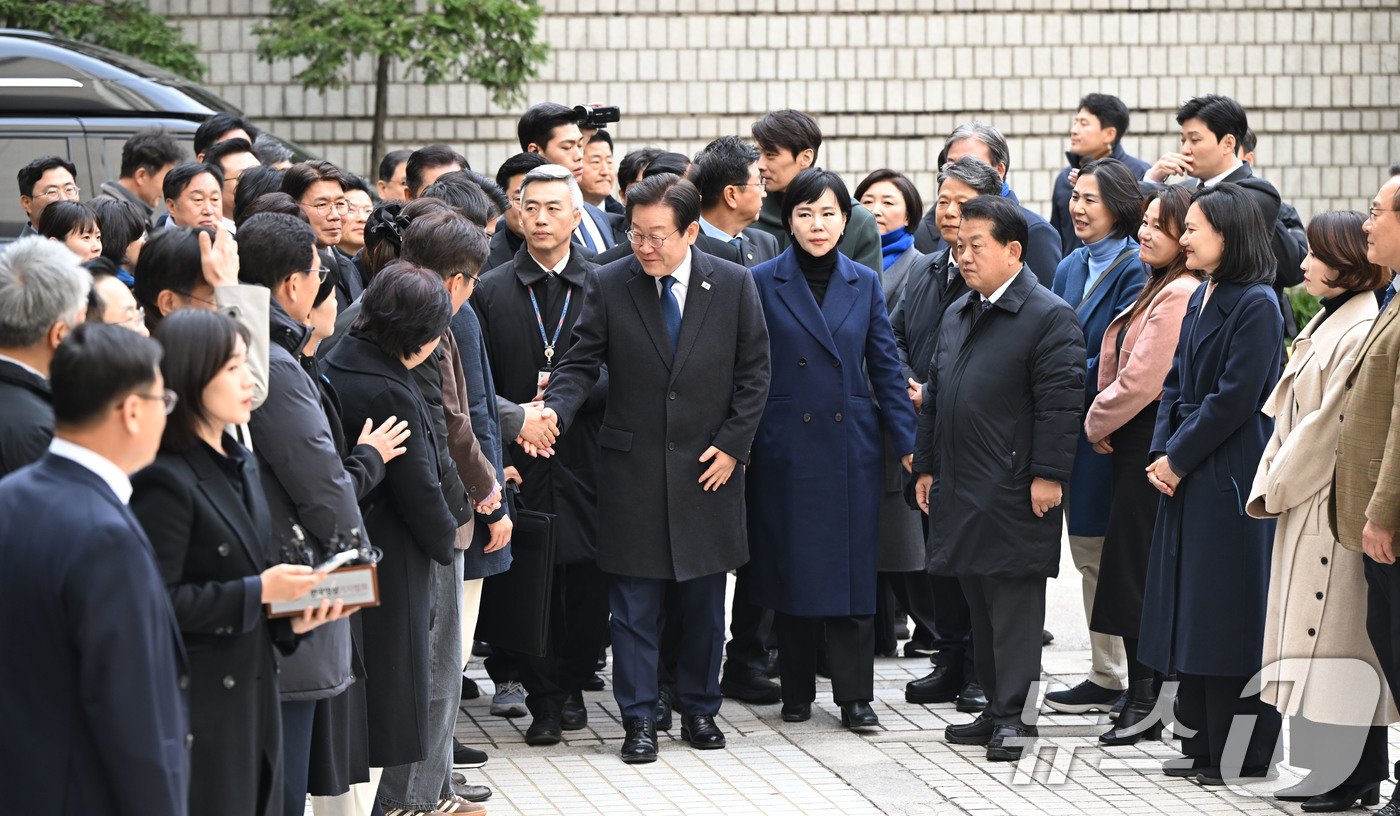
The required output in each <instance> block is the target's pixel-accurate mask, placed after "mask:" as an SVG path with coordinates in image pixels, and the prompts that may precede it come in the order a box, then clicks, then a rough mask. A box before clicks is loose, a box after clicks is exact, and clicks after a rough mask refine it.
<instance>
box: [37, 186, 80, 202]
mask: <svg viewBox="0 0 1400 816" xmlns="http://www.w3.org/2000/svg"><path fill="white" fill-rule="evenodd" d="M81 192H82V190H79V189H78V185H76V184H65V185H63V186H62V187H58V186H54V187H45V188H44V189H43V190H40V191H39V192H37V193H35V194H34V197H35V198H60V197H67V198H74V199H76V198H77V197H78V194H79V193H81Z"/></svg>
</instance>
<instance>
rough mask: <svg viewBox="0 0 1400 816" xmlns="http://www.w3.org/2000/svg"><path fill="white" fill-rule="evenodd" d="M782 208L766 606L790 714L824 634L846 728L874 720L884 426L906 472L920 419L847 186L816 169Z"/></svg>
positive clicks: (767, 424)
mask: <svg viewBox="0 0 1400 816" xmlns="http://www.w3.org/2000/svg"><path fill="white" fill-rule="evenodd" d="M783 204H784V206H783V213H782V216H783V222H784V225H785V226H786V227H787V229H788V230H790V231H791V233H792V235H793V239H794V240H793V243H792V245H791V246H789V247H788V249H787V250H785V251H784V252H783V254H782V255H779V256H778V257H777V258H775V259H773V260H771V261H769V262H767V263H764V264H761V265H759V266H757V267H755V268H754V270H753V275H754V282H755V283H756V284H757V286H758V293H759V299H760V300H761V302H762V304H763V313H764V317H765V319H766V320H767V323H768V333H769V348H770V350H771V359H772V367H773V373H772V381H771V384H770V386H769V390H768V404H767V406H766V407H765V408H764V412H763V419H762V421H761V423H760V424H759V427H758V434H757V436H756V438H755V439H754V444H753V456H752V461H751V463H750V465H749V470H748V473H747V476H748V494H747V495H748V530H749V548H750V557H751V559H752V560H751V565H752V568H753V575H754V582H753V586H754V601H755V602H756V603H758V604H760V605H762V606H764V607H766V608H769V609H772V610H773V611H774V613H775V617H774V628H775V630H776V632H777V636H778V650H779V652H780V653H781V654H782V656H783V659H782V686H783V719H785V720H787V721H789V722H799V721H802V720H805V719H807V718H808V717H809V716H810V715H811V707H812V701H813V700H814V699H815V697H816V665H817V655H818V652H819V651H820V649H821V645H822V643H823V641H825V643H826V647H827V661H828V665H829V666H830V667H831V674H832V691H833V696H834V697H835V700H836V702H837V703H838V704H839V705H840V706H841V720H842V724H843V725H847V726H849V727H852V728H863V727H871V726H874V725H878V724H879V719H878V718H877V717H876V715H875V712H874V711H873V710H871V708H870V705H869V703H870V701H871V700H872V699H873V698H874V661H875V639H874V614H875V579H876V572H877V566H878V552H879V523H880V522H879V508H880V491H881V486H882V484H883V477H882V474H883V469H882V465H883V461H884V447H883V445H882V440H881V427H882V426H883V427H884V429H885V433H886V434H888V436H889V439H890V444H891V446H892V447H893V449H894V450H895V451H896V452H897V454H898V455H899V456H900V457H901V459H902V461H903V464H904V467H905V469H906V470H907V469H908V468H909V464H910V460H911V456H912V452H913V450H914V431H915V424H916V420H915V416H914V409H913V406H912V405H911V404H910V402H909V398H908V396H907V395H906V393H905V389H904V384H903V378H902V377H901V375H900V368H899V356H898V352H897V351H896V348H895V342H894V332H893V331H892V330H891V329H890V321H889V318H888V316H887V315H886V312H885V298H884V295H883V294H882V292H881V289H880V281H879V278H878V277H877V275H876V274H875V272H874V271H872V270H870V269H867V268H866V267H864V266H861V265H859V264H857V263H854V262H853V261H851V260H849V259H847V258H846V257H845V256H844V255H842V254H841V253H839V252H836V251H834V250H835V248H836V244H837V242H838V241H839V240H840V237H841V233H842V231H843V230H844V229H845V226H846V222H847V220H848V219H849V217H850V212H851V197H850V194H849V193H847V191H846V186H845V184H843V183H842V181H841V179H840V177H838V176H837V175H836V174H835V173H830V172H827V171H824V170H820V169H817V168H813V169H809V170H805V171H803V172H802V173H800V174H798V176H797V177H796V178H795V179H794V180H793V182H792V184H791V185H789V187H788V190H787V196H786V197H785V201H784V202H783Z"/></svg>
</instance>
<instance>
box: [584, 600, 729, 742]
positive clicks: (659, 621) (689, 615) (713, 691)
mask: <svg viewBox="0 0 1400 816" xmlns="http://www.w3.org/2000/svg"><path fill="white" fill-rule="evenodd" d="M610 579H611V587H610V589H609V592H608V597H609V601H610V603H609V606H610V608H611V610H612V628H611V631H612V650H613V696H614V697H615V698H616V699H617V707H618V709H619V710H620V711H621V713H622V720H623V722H624V723H625V722H628V721H631V720H633V719H636V718H638V717H650V716H652V712H653V710H654V709H655V707H656V700H657V696H658V688H659V684H658V679H657V677H658V676H657V669H658V667H659V665H660V662H661V629H662V625H663V618H664V617H666V615H665V605H666V594H667V592H668V591H669V592H673V593H674V594H675V601H676V612H675V614H674V616H673V618H674V620H675V624H676V625H677V626H679V636H678V638H677V644H678V651H677V657H676V691H677V701H678V702H679V704H680V710H681V713H682V714H692V715H696V714H705V715H709V716H714V715H715V714H718V713H719V706H720V702H721V701H722V698H721V697H720V692H719V668H720V657H721V655H722V654H723V652H724V586H725V573H722V572H721V573H716V574H715V575H706V576H704V577H702V578H694V579H692V580H689V581H666V580H662V579H659V578H633V577H630V576H626V575H613V576H610ZM596 654H597V651H596V649H595V650H594V655H595V656H596Z"/></svg>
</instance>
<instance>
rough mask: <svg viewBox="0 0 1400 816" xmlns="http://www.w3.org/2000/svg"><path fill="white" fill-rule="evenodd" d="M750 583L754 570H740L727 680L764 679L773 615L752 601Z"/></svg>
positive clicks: (731, 613)
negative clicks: (756, 677)
mask: <svg viewBox="0 0 1400 816" xmlns="http://www.w3.org/2000/svg"><path fill="white" fill-rule="evenodd" d="M751 581H753V570H752V569H750V568H749V566H748V565H747V564H746V565H744V566H742V567H740V568H739V575H738V580H737V581H736V582H735V584H734V601H733V603H732V604H730V611H729V643H728V644H727V645H726V646H725V660H724V674H725V676H726V677H740V678H746V677H753V676H759V677H763V676H765V674H764V671H765V669H766V668H767V665H768V641H769V640H771V638H772V630H773V612H772V610H770V609H764V608H763V607H761V606H759V605H758V604H756V603H754V602H752V601H750V600H749V583H750V582H751Z"/></svg>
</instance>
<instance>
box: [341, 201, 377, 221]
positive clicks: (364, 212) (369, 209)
mask: <svg viewBox="0 0 1400 816" xmlns="http://www.w3.org/2000/svg"><path fill="white" fill-rule="evenodd" d="M345 212H346V213H347V214H348V215H357V216H359V217H360V218H366V219H367V218H369V217H370V216H371V215H373V214H374V205H373V204H365V205H362V206H359V207H346V209H345Z"/></svg>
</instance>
